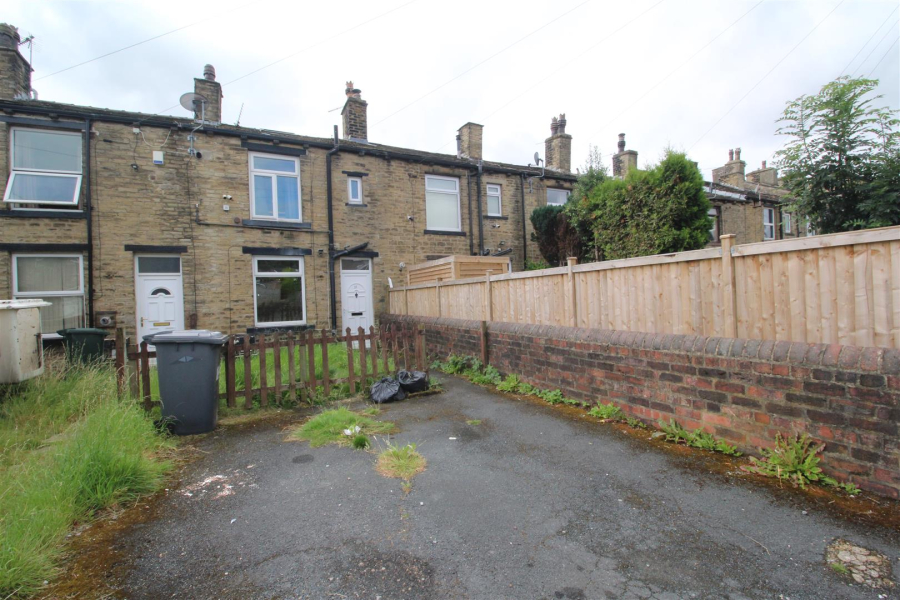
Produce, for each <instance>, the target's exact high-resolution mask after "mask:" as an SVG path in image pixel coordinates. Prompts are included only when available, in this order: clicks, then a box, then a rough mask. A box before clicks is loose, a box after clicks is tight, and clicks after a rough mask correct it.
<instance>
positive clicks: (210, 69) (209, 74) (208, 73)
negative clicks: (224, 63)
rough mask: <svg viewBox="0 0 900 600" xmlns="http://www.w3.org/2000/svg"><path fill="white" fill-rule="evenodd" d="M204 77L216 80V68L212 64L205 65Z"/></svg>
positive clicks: (208, 79)
mask: <svg viewBox="0 0 900 600" xmlns="http://www.w3.org/2000/svg"><path fill="white" fill-rule="evenodd" d="M203 79H205V80H207V81H215V80H216V68H215V67H214V66H212V65H206V66H205V67H203Z"/></svg>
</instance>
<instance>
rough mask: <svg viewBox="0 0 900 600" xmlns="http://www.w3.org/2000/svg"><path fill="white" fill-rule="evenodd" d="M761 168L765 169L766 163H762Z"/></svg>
mask: <svg viewBox="0 0 900 600" xmlns="http://www.w3.org/2000/svg"><path fill="white" fill-rule="evenodd" d="M762 168H763V169H765V168H766V161H762Z"/></svg>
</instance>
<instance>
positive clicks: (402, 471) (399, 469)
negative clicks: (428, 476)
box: [375, 444, 426, 481]
mask: <svg viewBox="0 0 900 600" xmlns="http://www.w3.org/2000/svg"><path fill="white" fill-rule="evenodd" d="M425 465H426V462H425V457H424V456H422V455H421V454H419V453H418V452H417V451H416V445H415V444H407V445H405V446H397V445H394V444H388V447H387V448H386V449H385V450H384V451H383V452H382V453H381V454H379V455H378V461H377V462H376V463H375V470H376V471H378V472H379V473H381V474H382V475H384V476H385V477H398V478H400V479H405V480H407V481H409V480H410V479H412V478H413V477H415V476H416V475H418V474H419V473H421V472H422V471H424V470H425Z"/></svg>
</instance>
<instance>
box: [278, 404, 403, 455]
mask: <svg viewBox="0 0 900 600" xmlns="http://www.w3.org/2000/svg"><path fill="white" fill-rule="evenodd" d="M356 427H359V432H358V433H360V434H362V435H364V436H367V435H374V434H376V433H389V432H390V431H392V430H393V429H394V424H393V423H389V422H387V421H376V420H375V419H372V418H370V417H367V416H365V415H361V414H359V413H355V412H353V411H351V410H347V409H346V408H344V407H341V408H335V409H332V410H326V411H324V412H321V413H319V414H318V415H316V416H315V417H313V418H312V419H310V420H309V421H307V422H306V423H304V424H303V425H302V426H300V428H299V429H297V430H295V431H294V433H293V436H294V437H295V438H297V439H299V440H305V441H308V442H309V445H310V446H311V447H313V448H317V447H319V446H324V445H325V444H349V443H351V442H352V440H351V437H352V436H348V435H346V434H345V433H344V430H351V431H353V430H355V428H356Z"/></svg>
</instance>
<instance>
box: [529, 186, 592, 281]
mask: <svg viewBox="0 0 900 600" xmlns="http://www.w3.org/2000/svg"><path fill="white" fill-rule="evenodd" d="M570 201H571V200H570ZM531 225H532V227H534V232H533V233H532V234H531V241H533V242H537V245H538V250H540V252H541V256H543V257H544V260H545V261H547V263H548V265H549V266H551V267H558V266H560V265H562V264H565V262H566V258H568V257H570V256H576V257H578V258H579V259H580V258H581V257H582V254H583V252H584V249H583V247H584V244H583V243H582V239H581V234H580V233H579V232H578V229H576V227H575V226H574V225H573V224H572V223H571V222H570V221H569V218H568V216H567V213H566V208H565V207H564V206H552V205H551V206H540V207H538V208H536V209H534V211H533V212H532V213H531Z"/></svg>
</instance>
